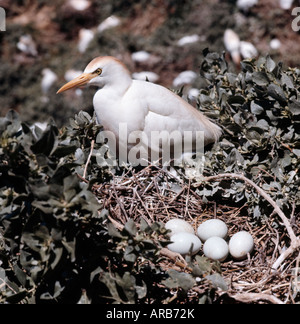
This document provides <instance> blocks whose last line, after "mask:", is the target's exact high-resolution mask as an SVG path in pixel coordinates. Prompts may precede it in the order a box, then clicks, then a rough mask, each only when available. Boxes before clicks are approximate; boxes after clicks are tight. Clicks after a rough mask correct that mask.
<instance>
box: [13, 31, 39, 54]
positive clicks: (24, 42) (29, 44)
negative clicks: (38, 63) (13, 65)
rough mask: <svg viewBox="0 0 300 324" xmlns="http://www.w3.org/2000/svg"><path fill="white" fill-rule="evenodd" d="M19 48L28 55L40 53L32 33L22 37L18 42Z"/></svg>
mask: <svg viewBox="0 0 300 324" xmlns="http://www.w3.org/2000/svg"><path fill="white" fill-rule="evenodd" d="M17 48H18V49H19V50H20V51H21V52H23V53H25V54H27V55H31V56H37V55H38V51H37V48H36V44H35V42H34V40H33V38H32V37H31V35H23V36H21V37H20V39H19V41H18V43H17Z"/></svg>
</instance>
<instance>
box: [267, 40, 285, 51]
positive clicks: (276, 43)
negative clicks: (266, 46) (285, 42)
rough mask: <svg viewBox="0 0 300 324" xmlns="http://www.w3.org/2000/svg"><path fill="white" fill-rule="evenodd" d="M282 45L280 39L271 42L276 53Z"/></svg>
mask: <svg viewBox="0 0 300 324" xmlns="http://www.w3.org/2000/svg"><path fill="white" fill-rule="evenodd" d="M281 45H282V44H281V41H280V40H279V39H277V38H274V39H272V40H271V42H270V47H271V49H272V50H275V51H276V50H279V49H280V47H281Z"/></svg>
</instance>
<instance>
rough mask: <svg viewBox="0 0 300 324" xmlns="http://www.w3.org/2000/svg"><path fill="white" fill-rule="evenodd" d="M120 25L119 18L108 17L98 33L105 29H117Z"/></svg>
mask: <svg viewBox="0 0 300 324" xmlns="http://www.w3.org/2000/svg"><path fill="white" fill-rule="evenodd" d="M120 24H121V20H120V18H118V17H116V16H110V17H108V18H106V19H105V20H104V21H103V22H102V23H101V24H100V25H99V26H98V28H97V29H98V33H102V32H104V31H105V30H107V29H110V28H115V27H118V26H119V25H120Z"/></svg>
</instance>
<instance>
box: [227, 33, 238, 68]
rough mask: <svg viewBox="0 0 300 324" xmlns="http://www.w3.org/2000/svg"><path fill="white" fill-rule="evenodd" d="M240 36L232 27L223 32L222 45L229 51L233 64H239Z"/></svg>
mask: <svg viewBox="0 0 300 324" xmlns="http://www.w3.org/2000/svg"><path fill="white" fill-rule="evenodd" d="M240 44H241V40H240V37H239V36H238V35H237V33H235V32H234V31H233V30H232V29H227V30H226V31H225V33H224V45H225V47H226V49H227V51H228V52H229V53H230V55H231V57H232V60H233V62H234V63H235V64H237V65H238V64H240V61H241V55H240Z"/></svg>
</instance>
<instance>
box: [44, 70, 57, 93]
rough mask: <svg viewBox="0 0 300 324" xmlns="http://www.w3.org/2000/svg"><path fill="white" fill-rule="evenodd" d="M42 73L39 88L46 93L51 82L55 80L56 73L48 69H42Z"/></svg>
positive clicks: (51, 84)
mask: <svg viewBox="0 0 300 324" xmlns="http://www.w3.org/2000/svg"><path fill="white" fill-rule="evenodd" d="M42 75H43V78H42V81H41V88H42V90H43V93H44V94H47V93H48V92H49V90H50V89H51V87H52V86H53V84H54V83H55V82H56V81H57V75H56V74H55V73H54V72H53V71H51V70H50V69H43V71H42Z"/></svg>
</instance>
